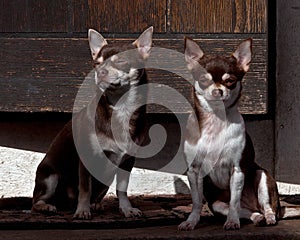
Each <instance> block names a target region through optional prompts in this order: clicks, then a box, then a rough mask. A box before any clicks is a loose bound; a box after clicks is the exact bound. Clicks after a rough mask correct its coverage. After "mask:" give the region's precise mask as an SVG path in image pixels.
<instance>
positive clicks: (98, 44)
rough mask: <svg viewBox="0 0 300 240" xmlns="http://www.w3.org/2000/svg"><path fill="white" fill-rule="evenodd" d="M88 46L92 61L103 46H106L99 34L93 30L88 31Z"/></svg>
mask: <svg viewBox="0 0 300 240" xmlns="http://www.w3.org/2000/svg"><path fill="white" fill-rule="evenodd" d="M88 35H89V44H90V49H91V53H92V58H93V60H96V58H97V55H98V53H99V52H100V50H101V48H103V46H105V45H107V42H106V40H105V39H104V37H102V35H101V34H100V33H98V32H97V31H95V30H93V29H89V34H88Z"/></svg>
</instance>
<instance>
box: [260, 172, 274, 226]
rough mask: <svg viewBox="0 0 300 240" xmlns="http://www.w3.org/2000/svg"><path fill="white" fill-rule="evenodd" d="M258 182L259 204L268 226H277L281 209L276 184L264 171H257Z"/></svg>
mask: <svg viewBox="0 0 300 240" xmlns="http://www.w3.org/2000/svg"><path fill="white" fill-rule="evenodd" d="M256 181H257V182H258V188H257V189H258V203H259V206H260V208H261V211H262V212H263V214H264V217H265V219H266V224H267V225H275V224H276V214H277V211H278V207H279V198H278V190H277V185H276V182H275V180H274V179H273V178H272V177H271V176H270V175H269V174H268V172H266V171H264V170H257V171H256Z"/></svg>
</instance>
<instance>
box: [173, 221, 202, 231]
mask: <svg viewBox="0 0 300 240" xmlns="http://www.w3.org/2000/svg"><path fill="white" fill-rule="evenodd" d="M196 225H197V222H195V221H188V220H187V221H184V222H182V223H181V224H180V225H179V226H178V230H179V231H192V230H194V228H195V227H196Z"/></svg>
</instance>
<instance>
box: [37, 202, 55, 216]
mask: <svg viewBox="0 0 300 240" xmlns="http://www.w3.org/2000/svg"><path fill="white" fill-rule="evenodd" d="M32 212H40V213H44V214H49V215H54V214H57V209H56V207H55V206H54V205H51V204H46V203H43V204H34V205H33V206H32Z"/></svg>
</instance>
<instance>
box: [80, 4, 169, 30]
mask: <svg viewBox="0 0 300 240" xmlns="http://www.w3.org/2000/svg"><path fill="white" fill-rule="evenodd" d="M88 7H89V15H88V22H87V27H89V28H95V29H97V30H99V31H101V32H102V33H120V32H126V33H137V32H141V31H143V30H144V29H146V28H147V27H149V26H154V29H155V31H156V32H165V29H166V21H165V12H166V0H147V1H144V0H135V1H132V0H118V1H112V0H101V1H98V0H88ZM78 17H79V18H80V16H78ZM82 31H86V29H85V28H84V29H82Z"/></svg>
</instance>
